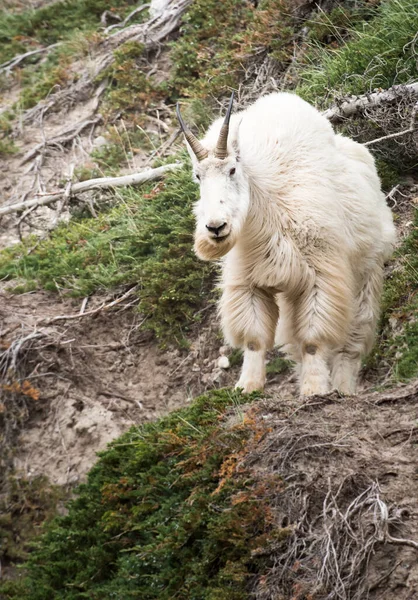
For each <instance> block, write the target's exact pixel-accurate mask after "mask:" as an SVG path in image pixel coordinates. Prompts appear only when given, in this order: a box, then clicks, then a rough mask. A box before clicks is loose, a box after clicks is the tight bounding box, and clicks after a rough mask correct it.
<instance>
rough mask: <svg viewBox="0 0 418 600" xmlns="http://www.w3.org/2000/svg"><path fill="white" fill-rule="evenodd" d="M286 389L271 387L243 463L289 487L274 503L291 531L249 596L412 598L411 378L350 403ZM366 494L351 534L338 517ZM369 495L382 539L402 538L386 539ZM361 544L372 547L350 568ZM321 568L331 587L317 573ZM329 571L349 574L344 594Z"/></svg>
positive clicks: (416, 564)
mask: <svg viewBox="0 0 418 600" xmlns="http://www.w3.org/2000/svg"><path fill="white" fill-rule="evenodd" d="M289 391H291V390H287V391H286V392H285V393H283V391H282V387H281V386H280V385H273V386H271V387H270V389H269V390H268V392H269V394H270V396H271V399H270V400H266V401H263V402H261V403H260V405H259V406H258V407H257V413H258V415H261V418H262V419H263V420H264V422H265V423H267V424H268V432H267V434H266V436H265V438H264V440H263V441H262V442H261V444H259V445H258V447H257V448H256V450H254V451H253V453H252V454H251V455H250V456H249V457H248V458H247V461H249V462H252V463H253V464H255V465H256V467H257V469H259V470H261V471H262V472H263V473H264V474H266V473H273V474H280V475H281V476H282V477H283V479H284V481H285V482H286V485H285V486H283V491H282V492H279V493H278V495H277V496H276V497H275V498H274V499H273V500H272V504H273V506H274V508H275V514H276V519H277V521H278V525H279V526H282V527H286V528H287V529H288V531H289V533H290V535H289V537H288V538H287V539H286V542H285V543H281V544H278V545H277V549H276V550H274V548H273V551H272V556H271V558H272V561H271V562H272V566H271V568H270V571H269V572H268V573H267V575H266V577H264V578H263V580H262V581H261V582H260V584H259V585H258V587H257V590H256V595H255V596H256V598H257V599H258V600H290V599H291V598H292V600H308V599H312V600H325V599H327V600H332V599H334V598H335V599H337V598H344V599H346V600H366V599H367V598H370V600H378V599H379V600H394V599H395V598H396V599H397V600H414V599H416V598H417V597H418V507H417V497H418V470H417V464H418V444H417V440H418V436H417V433H418V429H417V409H418V382H415V383H413V384H411V385H409V386H399V387H397V388H395V389H392V390H389V391H384V392H369V393H367V392H364V393H362V394H360V395H359V396H358V397H354V398H341V397H339V396H338V395H337V394H335V393H334V394H331V395H330V396H328V397H326V398H319V397H318V398H311V399H309V401H307V402H306V403H304V404H301V402H300V401H299V400H298V399H297V398H296V397H295V395H289ZM371 488H372V489H373V491H369V496H368V501H367V502H366V503H365V505H364V506H363V508H362V510H359V511H358V513H357V514H354V516H353V517H351V519H352V520H351V521H350V525H351V530H350V531H348V529H347V528H345V526H344V523H343V519H342V517H341V515H346V514H347V511H348V509H349V506H350V503H352V502H353V501H354V500H355V499H356V498H359V497H361V494H365V493H366V490H368V489H369V490H370V489H371ZM376 498H378V500H379V501H381V502H382V503H384V505H385V506H386V507H387V509H388V517H387V528H388V533H389V535H391V536H392V537H393V538H396V539H398V540H399V539H401V540H407V541H406V542H405V541H404V542H399V541H398V542H393V541H392V542H391V541H389V540H388V537H387V536H386V540H385V539H384V538H385V535H384V533H382V531H383V529H384V528H382V527H381V525H382V522H381V520H380V519H381V514H380V505H379V504H378V502H376ZM348 520H349V519H348ZM328 534H329V535H328ZM354 539H355V540H356V541H355V542H354V541H353V540H354ZM408 540H412V543H415V547H412V546H411V545H408ZM366 542H370V543H371V546H370V547H369V550H370V554H369V556H368V557H367V559H366V558H365V560H364V561H363V563H360V565H359V566H358V569H357V570H356V569H355V568H354V567H353V564H354V559H355V556H356V553H357V557H358V556H360V555H361V552H362V551H363V550H364V548H365V546H366ZM333 549H335V556H333V555H332V552H333ZM345 551H346V552H347V555H348V557H344V552H345ZM286 559H287V562H286ZM327 561H328V562H327ZM367 563H368V568H367ZM324 565H327V568H328V571H329V577H330V579H329V582H328V585H327V584H326V582H325V583H324V579H325V580H326V577H325V576H324V578H323V580H322V581H321V577H320V575H319V573H320V571H321V567H323V566H324ZM336 565H338V568H339V570H340V575H341V579H342V580H344V581H347V580H348V577H349V573H350V570H351V569H353V572H354V581H355V586H354V587H353V588H351V589H349V588H347V589H346V590H345V592H344V593H342V592H341V590H339V587H338V586H339V584H338V578H337V577H335V576H334V577H333V573H334V571H335V567H336ZM333 570H334V571H333ZM334 575H335V573H334Z"/></svg>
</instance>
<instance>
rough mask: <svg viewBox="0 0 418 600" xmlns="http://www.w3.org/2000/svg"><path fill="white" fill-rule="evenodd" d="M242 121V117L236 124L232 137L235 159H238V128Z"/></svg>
mask: <svg viewBox="0 0 418 600" xmlns="http://www.w3.org/2000/svg"><path fill="white" fill-rule="evenodd" d="M241 122H242V117H241V119H240V121H239V123H238V125H237V128H236V130H235V132H234V134H235V135H234V139H233V140H232V148H233V149H234V153H235V156H236V159H237V161H239V159H240V149H239V128H240V125H241Z"/></svg>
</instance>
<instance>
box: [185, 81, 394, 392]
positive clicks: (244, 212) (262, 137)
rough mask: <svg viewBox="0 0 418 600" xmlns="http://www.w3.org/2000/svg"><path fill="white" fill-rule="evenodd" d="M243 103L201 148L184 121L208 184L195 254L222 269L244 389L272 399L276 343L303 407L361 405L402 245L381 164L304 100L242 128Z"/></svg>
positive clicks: (269, 107)
mask: <svg viewBox="0 0 418 600" xmlns="http://www.w3.org/2000/svg"><path fill="white" fill-rule="evenodd" d="M232 102H233V96H232V97H231V101H230V104H229V108H228V112H227V115H226V117H225V120H224V122H223V123H222V120H221V119H218V120H216V121H215V122H214V123H213V124H212V125H211V127H210V128H209V130H208V131H207V133H206V135H205V137H204V138H203V140H202V141H201V142H199V141H198V140H197V138H196V137H195V136H194V135H193V134H192V133H191V131H190V130H188V129H187V128H186V126H185V124H184V122H183V120H182V118H181V114H180V111H179V109H178V110H177V114H178V117H179V120H180V124H181V127H182V130H183V132H184V134H185V137H186V140H187V142H188V149H189V153H190V156H191V158H192V161H193V168H194V174H195V176H196V178H197V179H198V180H199V182H200V200H199V201H198V202H197V204H196V206H195V215H196V232H195V252H196V254H197V255H198V256H199V257H200V258H201V259H203V260H217V259H220V258H221V257H223V259H222V289H223V293H222V298H221V300H220V305H219V310H220V315H221V320H222V328H223V332H224V336H225V339H226V341H227V342H228V343H229V344H230V345H232V346H235V347H239V348H243V349H244V364H243V368H242V373H241V377H240V379H239V381H238V383H237V385H236V387H238V388H242V389H243V391H244V392H247V393H249V392H252V391H253V390H256V389H262V388H263V387H264V383H265V354H266V350H268V349H270V348H272V347H273V345H274V342H275V340H276V343H277V344H278V345H280V346H282V349H283V350H284V351H285V352H286V353H287V355H288V357H289V358H290V359H292V360H293V361H295V362H296V364H297V370H298V372H299V378H300V392H301V394H302V395H306V396H309V395H313V394H324V393H327V392H329V391H330V390H331V389H338V390H339V391H340V392H341V393H343V394H354V393H355V391H356V384H357V378H358V373H359V369H360V364H361V357H362V356H364V355H365V354H367V353H368V352H369V351H370V350H371V347H372V344H373V338H374V332H375V327H376V321H377V318H378V315H379V303H380V295H381V288H382V279H383V264H384V261H385V260H387V259H388V258H389V257H390V255H391V253H392V250H393V246H394V242H395V229H394V225H393V220H392V214H391V211H390V209H389V208H388V207H387V205H386V203H385V198H384V196H383V194H382V192H381V188H380V181H379V177H378V175H377V172H376V168H375V164H374V160H373V157H372V155H371V154H370V153H369V151H368V150H367V149H366V148H365V147H364V146H362V145H360V144H358V143H356V142H354V141H352V140H350V139H348V138H345V137H342V136H341V135H338V134H336V133H335V132H334V131H333V129H332V127H331V125H330V123H329V121H328V120H327V119H326V118H325V117H323V116H322V115H321V114H320V113H319V112H318V111H317V110H316V109H315V108H313V107H312V106H310V105H309V104H308V103H307V102H305V101H304V100H302V99H301V98H299V97H298V96H296V95H294V94H288V93H274V94H271V95H268V96H264V97H263V98H260V99H259V100H257V102H255V103H254V104H253V105H251V106H249V107H248V108H247V109H246V110H243V111H241V112H238V113H236V114H233V115H232V116H231V110H232ZM279 317H280V318H279Z"/></svg>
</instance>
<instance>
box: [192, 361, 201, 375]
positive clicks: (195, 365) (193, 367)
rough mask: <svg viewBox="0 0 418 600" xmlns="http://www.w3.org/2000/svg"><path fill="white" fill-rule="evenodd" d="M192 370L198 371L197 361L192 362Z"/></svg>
mask: <svg viewBox="0 0 418 600" xmlns="http://www.w3.org/2000/svg"><path fill="white" fill-rule="evenodd" d="M192 371H193V372H195V373H196V372H197V371H200V367H199V365H198V364H197V363H194V364H193V366H192Z"/></svg>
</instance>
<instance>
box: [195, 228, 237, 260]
mask: <svg viewBox="0 0 418 600" xmlns="http://www.w3.org/2000/svg"><path fill="white" fill-rule="evenodd" d="M236 239H237V238H236V236H235V235H234V233H233V232H232V231H231V233H230V234H229V235H227V236H225V237H224V238H211V237H209V236H208V235H204V234H202V233H199V232H196V233H195V238H194V251H195V253H196V255H197V256H198V257H199V258H200V259H201V260H217V259H218V258H222V256H225V254H227V253H228V252H229V251H230V250H231V248H232V247H233V246H234V245H235V242H236Z"/></svg>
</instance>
